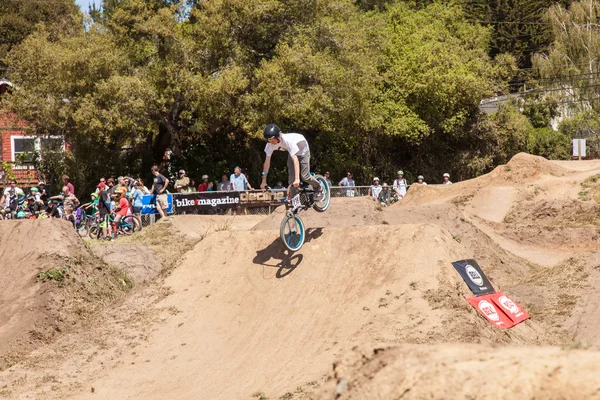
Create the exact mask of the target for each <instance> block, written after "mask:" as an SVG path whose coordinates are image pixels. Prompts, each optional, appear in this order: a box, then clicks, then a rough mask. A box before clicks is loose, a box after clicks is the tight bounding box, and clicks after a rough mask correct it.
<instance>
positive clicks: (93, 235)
mask: <svg viewBox="0 0 600 400" xmlns="http://www.w3.org/2000/svg"><path fill="white" fill-rule="evenodd" d="M98 229H100V227H99V226H98V225H90V226H89V227H88V236H89V237H90V239H97V238H98Z"/></svg>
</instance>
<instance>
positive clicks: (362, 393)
mask: <svg viewBox="0 0 600 400" xmlns="http://www.w3.org/2000/svg"><path fill="white" fill-rule="evenodd" d="M599 374H600V352H598V351H580V350H563V349H560V348H557V347H490V346H482V345H449V344H447V345H427V346H416V345H401V346H398V347H381V348H376V349H371V350H366V348H363V349H355V350H354V351H353V352H351V353H349V354H348V355H346V356H345V357H344V359H343V360H342V361H341V362H339V363H336V364H335V365H334V369H333V372H332V373H331V374H330V377H329V380H328V382H327V383H326V384H325V385H324V386H323V388H322V389H321V391H320V392H318V393H317V394H315V395H313V396H312V397H311V399H313V400H333V399H339V400H363V399H369V400H377V399H382V400H383V399H385V400H388V399H403V400H404V399H407V400H408V399H443V398H452V399H490V400H492V399H493V400H497V399H522V400H529V399H530V400H533V399H573V400H575V399H598V398H600V380H599V379H597V377H598V376H599Z"/></svg>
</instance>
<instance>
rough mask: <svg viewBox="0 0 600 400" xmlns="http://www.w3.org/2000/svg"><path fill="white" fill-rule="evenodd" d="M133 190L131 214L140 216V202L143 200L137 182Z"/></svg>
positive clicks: (139, 184) (140, 187) (140, 188)
mask: <svg viewBox="0 0 600 400" xmlns="http://www.w3.org/2000/svg"><path fill="white" fill-rule="evenodd" d="M134 188H135V189H134V191H133V213H134V214H137V215H140V214H141V213H142V206H143V201H142V200H143V198H144V191H143V190H142V185H141V183H140V182H139V181H138V182H136V183H135V186H134Z"/></svg>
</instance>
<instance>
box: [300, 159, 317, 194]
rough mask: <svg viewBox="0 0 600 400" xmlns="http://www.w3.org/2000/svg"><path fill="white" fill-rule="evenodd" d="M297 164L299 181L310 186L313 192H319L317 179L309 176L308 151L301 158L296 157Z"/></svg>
mask: <svg viewBox="0 0 600 400" xmlns="http://www.w3.org/2000/svg"><path fill="white" fill-rule="evenodd" d="M298 164H300V179H302V181H303V182H304V183H308V184H309V185H310V186H312V187H313V189H314V190H315V191H318V190H321V184H320V183H319V181H318V180H317V178H315V177H314V176H312V175H311V174H310V151H309V152H307V153H306V154H305V155H303V156H298Z"/></svg>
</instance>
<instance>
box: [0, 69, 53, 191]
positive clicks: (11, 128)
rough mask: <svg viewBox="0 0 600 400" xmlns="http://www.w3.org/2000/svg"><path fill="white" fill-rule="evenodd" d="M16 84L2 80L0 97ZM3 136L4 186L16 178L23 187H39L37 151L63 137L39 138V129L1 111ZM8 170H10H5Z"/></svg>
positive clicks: (0, 180)
mask: <svg viewBox="0 0 600 400" xmlns="http://www.w3.org/2000/svg"><path fill="white" fill-rule="evenodd" d="M12 88H13V84H12V83H10V82H9V81H8V80H6V79H0V96H2V95H6V94H7V92H9V91H10V90H11V89H12ZM0 134H1V135H2V142H1V149H0V161H1V162H2V164H1V165H0V169H1V171H0V184H3V183H4V180H5V179H7V177H8V176H10V175H13V176H14V177H15V179H17V181H18V182H19V184H21V185H25V186H29V185H35V184H37V182H38V181H39V180H42V177H41V176H40V174H39V173H38V171H36V170H35V168H34V166H33V157H34V154H35V152H38V151H40V150H41V149H42V148H45V147H46V146H49V145H50V144H54V143H56V141H60V144H61V145H62V146H64V144H63V139H62V138H60V137H47V136H41V135H37V134H36V132H35V128H34V127H32V126H31V125H29V124H27V123H26V122H25V121H23V120H21V119H19V117H18V116H17V115H15V114H13V113H9V112H6V111H0ZM4 167H6V169H7V170H6V171H4Z"/></svg>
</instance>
